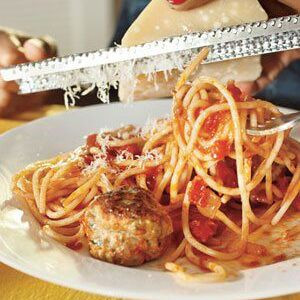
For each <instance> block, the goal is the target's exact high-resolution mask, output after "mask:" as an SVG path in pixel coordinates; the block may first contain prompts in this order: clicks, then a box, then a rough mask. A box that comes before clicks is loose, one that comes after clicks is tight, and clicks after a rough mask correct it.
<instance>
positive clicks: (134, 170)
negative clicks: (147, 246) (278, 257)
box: [13, 49, 300, 281]
mask: <svg viewBox="0 0 300 300" xmlns="http://www.w3.org/2000/svg"><path fill="white" fill-rule="evenodd" d="M206 55H207V49H204V50H203V51H202V52H201V53H200V54H199V55H198V56H197V58H196V59H195V60H194V61H193V62H192V63H191V65H190V66H189V67H188V68H187V69H186V70H185V71H184V72H183V74H182V75H181V77H180V79H179V81H178V83H177V85H176V87H175V90H174V96H173V108H172V117H171V118H170V119H167V118H166V119H160V120H157V121H155V122H153V123H152V124H150V125H151V126H150V125H149V124H148V125H146V126H145V127H143V128H137V127H134V126H126V127H122V128H120V129H117V130H113V131H103V132H101V133H99V134H91V135H89V136H88V137H87V141H86V144H85V145H84V146H82V147H80V148H78V149H76V150H75V151H73V152H70V153H66V154H63V155H58V156H57V157H55V158H53V159H50V160H47V161H40V162H37V163H34V164H32V165H30V166H28V167H27V168H25V169H24V170H22V171H20V172H19V173H18V174H16V175H15V176H14V179H13V191H14V194H15V195H17V196H18V197H19V198H21V199H22V200H25V202H26V203H27V204H28V207H29V208H30V211H31V212H32V214H33V215H34V217H35V218H36V219H37V220H38V221H39V222H40V224H41V225H42V228H43V230H44V231H45V232H46V234H48V235H49V236H51V237H53V238H54V239H56V240H58V241H59V242H61V243H63V244H66V245H68V246H70V247H77V246H78V245H79V244H80V243H81V242H83V241H84V239H83V238H84V236H85V233H86V232H85V227H84V225H83V223H82V218H83V216H84V214H85V211H86V210H87V209H88V207H89V204H90V203H91V202H93V199H95V197H96V198H97V195H99V194H103V193H107V192H112V191H115V190H118V189H119V188H120V187H122V186H131V187H140V188H142V189H144V190H147V191H150V192H151V195H152V197H153V198H154V199H155V201H156V202H158V203H160V204H162V205H163V209H164V210H165V211H166V212H167V213H168V214H169V216H170V217H171V219H172V222H173V242H174V243H175V244H176V247H175V250H174V251H173V252H171V253H169V254H168V255H167V258H166V260H167V263H166V264H165V267H166V268H167V269H168V270H171V271H174V272H177V274H178V275H179V276H182V277H185V278H190V277H191V276H192V275H189V274H188V273H186V272H185V271H184V269H183V268H182V267H181V266H180V265H179V264H178V263H176V260H177V259H178V258H179V257H182V256H186V257H187V259H188V260H189V261H191V262H192V263H194V264H196V265H200V266H202V267H204V268H206V269H208V270H210V271H211V273H204V274H199V275H196V276H195V275H193V278H197V279H200V280H206V281H216V280H223V279H224V278H226V276H227V274H226V270H225V269H224V268H223V267H222V266H221V265H220V264H219V263H218V262H219V261H222V260H234V259H237V258H239V257H240V256H241V255H242V254H243V253H251V252H255V253H262V252H264V251H267V249H265V248H264V247H263V246H262V245H260V243H259V236H260V233H261V232H262V231H263V230H264V229H265V228H266V227H270V228H272V227H276V226H277V224H278V223H279V222H280V220H281V219H282V218H283V217H284V216H285V215H286V214H287V211H288V210H291V211H293V210H296V211H297V210H298V211H299V210H300V195H299V190H300V147H299V144H298V143H297V142H296V141H295V140H293V139H291V138H290V137H289V132H279V133H277V134H274V135H271V136H264V137H253V136H249V135H247V133H246V126H247V124H248V122H249V123H251V125H252V126H257V125H258V124H263V123H264V122H266V121H267V120H269V119H270V118H271V117H273V116H278V115H279V114H280V112H279V111H278V109H277V108H276V107H275V106H274V105H272V104H271V103H269V102H266V101H262V100H255V99H253V98H252V97H250V96H246V95H244V94H243V93H242V92H241V91H240V90H239V89H238V88H237V87H236V86H235V84H234V82H228V84H227V85H226V86H224V85H223V84H221V83H220V82H218V81H217V80H215V79H213V78H209V77H200V78H196V79H195V80H193V81H192V82H189V81H188V79H189V77H190V75H191V73H192V72H193V71H194V69H195V68H196V67H197V66H198V65H199V63H200V62H201V61H202V59H203V58H205V56H206ZM229 236H230V242H229V240H227V241H226V239H227V237H229ZM253 241H255V244H254V243H253ZM174 243H173V244H174Z"/></svg>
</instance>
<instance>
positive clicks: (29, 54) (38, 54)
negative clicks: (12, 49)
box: [23, 38, 51, 61]
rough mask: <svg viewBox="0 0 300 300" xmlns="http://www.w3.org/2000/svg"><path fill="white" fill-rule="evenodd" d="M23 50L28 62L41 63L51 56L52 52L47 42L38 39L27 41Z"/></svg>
mask: <svg viewBox="0 0 300 300" xmlns="http://www.w3.org/2000/svg"><path fill="white" fill-rule="evenodd" d="M23 48H24V55H25V57H26V59H27V60H28V61H39V60H43V59H46V58H49V57H50V56H51V51H49V47H47V44H46V42H44V41H43V40H40V39H37V38H32V39H29V40H27V41H26V42H25V43H24V45H23Z"/></svg>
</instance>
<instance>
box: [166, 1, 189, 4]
mask: <svg viewBox="0 0 300 300" xmlns="http://www.w3.org/2000/svg"><path fill="white" fill-rule="evenodd" d="M186 1H187V0H168V2H169V3H170V4H172V5H180V4H183V3H184V2H186Z"/></svg>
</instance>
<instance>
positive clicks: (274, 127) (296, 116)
mask: <svg viewBox="0 0 300 300" xmlns="http://www.w3.org/2000/svg"><path fill="white" fill-rule="evenodd" d="M299 122H300V111H299V112H295V113H291V114H286V115H281V116H280V117H277V118H273V119H271V120H270V121H268V122H266V124H264V125H258V126H257V127H248V128H247V134H249V135H258V136H261V135H271V134H274V133H277V132H279V131H284V130H287V129H290V128H292V127H294V126H296V125H297V124H298V123H299Z"/></svg>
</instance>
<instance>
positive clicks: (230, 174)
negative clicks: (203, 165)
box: [216, 159, 238, 188]
mask: <svg viewBox="0 0 300 300" xmlns="http://www.w3.org/2000/svg"><path fill="white" fill-rule="evenodd" d="M232 161H233V162H234V160H232V159H226V160H221V161H219V162H218V163H217V166H216V173H217V177H218V178H220V179H221V180H222V182H223V184H224V186H226V187H230V188H235V187H237V186H238V181H237V175H236V168H235V164H234V165H233V163H232Z"/></svg>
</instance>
